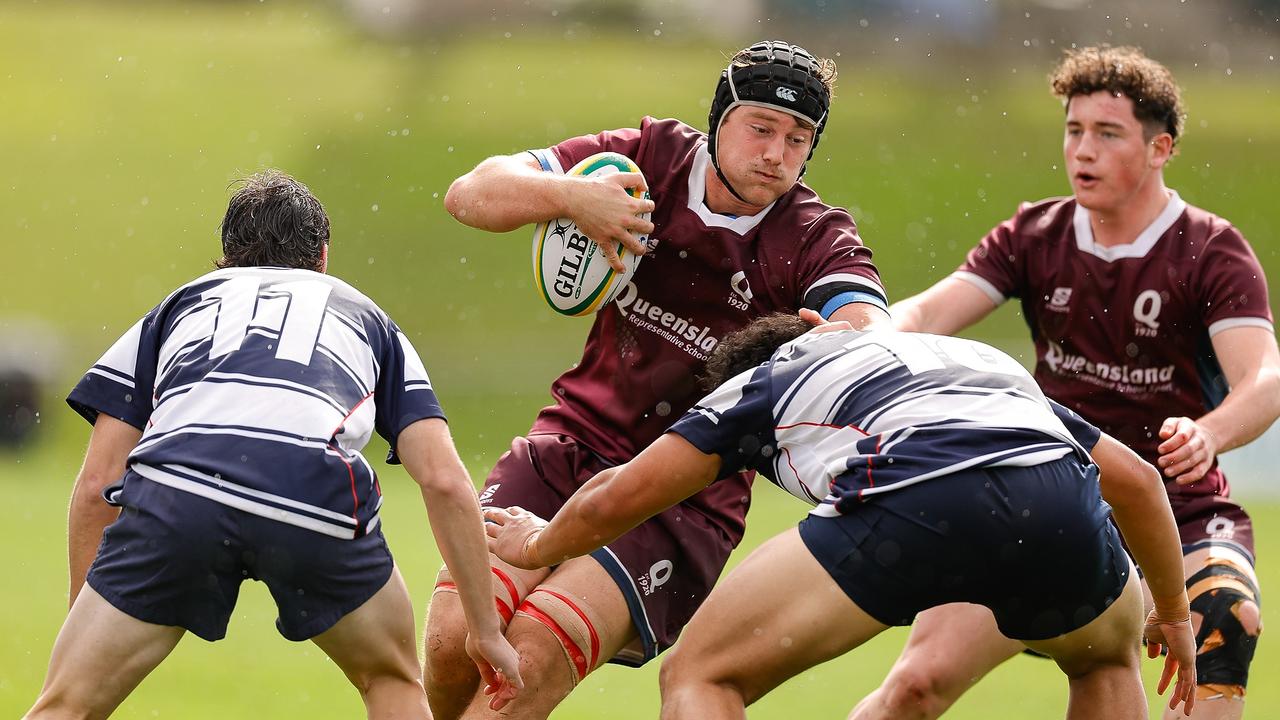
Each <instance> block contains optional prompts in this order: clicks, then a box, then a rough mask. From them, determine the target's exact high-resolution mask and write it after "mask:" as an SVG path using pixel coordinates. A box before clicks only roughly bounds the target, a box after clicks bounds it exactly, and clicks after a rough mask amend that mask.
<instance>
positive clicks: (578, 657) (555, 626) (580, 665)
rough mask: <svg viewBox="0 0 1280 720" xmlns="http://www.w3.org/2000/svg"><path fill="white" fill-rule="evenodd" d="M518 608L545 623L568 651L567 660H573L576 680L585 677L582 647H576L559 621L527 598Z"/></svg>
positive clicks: (585, 668)
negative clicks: (576, 675) (576, 672)
mask: <svg viewBox="0 0 1280 720" xmlns="http://www.w3.org/2000/svg"><path fill="white" fill-rule="evenodd" d="M520 610H521V612H524V613H525V614H527V615H528V616H529V617H531V618H533V619H534V620H537V621H538V622H540V623H542V624H543V625H545V626H546V627H547V629H548V630H550V631H551V633H552V634H553V635H555V636H556V637H557V638H559V640H560V644H561V645H563V646H564V649H565V650H567V651H569V660H570V661H571V662H573V666H574V668H576V669H577V671H578V680H582V679H583V678H585V677H586V676H587V658H586V656H585V655H583V654H582V648H580V647H578V644H577V643H575V642H574V641H573V639H572V638H570V637H569V633H567V632H565V631H564V628H562V627H560V623H557V622H556V621H555V620H552V619H551V616H549V615H547V614H546V613H544V612H542V611H541V610H539V609H538V607H537V606H536V605H534V604H533V603H531V602H529V599H528V598H525V601H524V604H523V605H521V606H520Z"/></svg>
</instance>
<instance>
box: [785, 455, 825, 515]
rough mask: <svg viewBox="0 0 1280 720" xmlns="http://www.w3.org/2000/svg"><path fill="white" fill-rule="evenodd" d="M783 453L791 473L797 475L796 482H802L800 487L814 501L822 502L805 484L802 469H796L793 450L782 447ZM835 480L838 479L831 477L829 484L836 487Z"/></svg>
mask: <svg viewBox="0 0 1280 720" xmlns="http://www.w3.org/2000/svg"><path fill="white" fill-rule="evenodd" d="M782 454H783V455H786V456H787V466H788V467H790V468H791V474H792V475H795V476H796V482H797V483H799V484H800V489H801V490H804V494H805V495H806V496H807V497H808V498H809V499H810V500H812V501H814V502H822V501H821V500H819V499H818V498H816V497H814V496H813V493H811V492H809V486H808V485H805V484H804V480H802V479H800V471H799V470H796V466H795V465H793V464H792V463H791V450H789V449H787V448H782ZM835 482H836V479H835V478H831V480H829V481H828V482H827V486H828V487H834V486H835Z"/></svg>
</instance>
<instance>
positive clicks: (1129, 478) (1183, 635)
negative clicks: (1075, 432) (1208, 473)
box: [1092, 434, 1196, 714]
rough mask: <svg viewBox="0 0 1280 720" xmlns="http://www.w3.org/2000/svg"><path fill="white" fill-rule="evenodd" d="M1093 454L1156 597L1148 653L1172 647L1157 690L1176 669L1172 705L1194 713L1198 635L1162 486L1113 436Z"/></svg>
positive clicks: (1103, 439) (1104, 490)
mask: <svg viewBox="0 0 1280 720" xmlns="http://www.w3.org/2000/svg"><path fill="white" fill-rule="evenodd" d="M1092 455H1093V459H1094V462H1096V463H1097V464H1098V468H1099V469H1100V470H1101V471H1102V476H1101V478H1100V480H1099V482H1100V484H1101V486H1102V497H1103V499H1105V500H1106V501H1107V503H1108V504H1109V505H1111V510H1112V513H1113V515H1114V517H1115V519H1116V524H1117V525H1118V526H1120V532H1122V533H1124V539H1125V542H1126V543H1128V545H1129V549H1130V550H1132V551H1133V557H1134V559H1135V560H1137V562H1138V565H1139V566H1141V568H1142V573H1143V577H1144V578H1146V581H1147V586H1148V587H1150V588H1151V596H1152V599H1153V600H1154V601H1155V609H1154V610H1152V611H1151V614H1150V615H1149V616H1148V617H1147V625H1146V628H1145V630H1144V634H1145V636H1146V638H1147V641H1148V642H1147V651H1148V653H1149V654H1150V656H1151V657H1155V656H1156V654H1158V653H1159V651H1160V646H1161V645H1166V646H1168V648H1169V655H1168V657H1167V658H1166V659H1165V666H1164V672H1163V673H1161V676H1160V684H1159V686H1158V688H1157V689H1158V690H1159V692H1161V693H1163V692H1164V689H1165V688H1166V687H1167V686H1168V684H1169V681H1170V679H1171V678H1172V677H1173V674H1174V672H1175V671H1176V672H1177V676H1178V682H1177V686H1176V687H1175V688H1174V692H1173V694H1172V696H1171V697H1170V699H1169V707H1171V708H1172V707H1175V706H1176V705H1177V704H1178V703H1180V702H1184V703H1186V712H1187V714H1190V713H1191V705H1192V703H1193V702H1194V700H1195V689H1196V643H1195V634H1194V633H1193V632H1192V629H1191V606H1190V605H1189V604H1188V602H1187V592H1186V584H1185V581H1184V579H1183V569H1182V543H1181V541H1180V540H1179V539H1178V526H1177V525H1176V524H1175V523H1174V520H1173V511H1172V510H1170V509H1169V498H1168V495H1166V493H1165V490H1164V484H1163V483H1162V482H1161V481H1160V474H1159V473H1157V472H1156V470H1155V468H1153V467H1151V465H1149V464H1147V463H1146V462H1145V461H1144V460H1143V459H1142V458H1140V457H1138V455H1137V454H1136V453H1134V452H1133V451H1132V450H1130V449H1129V448H1127V447H1125V446H1124V445H1122V444H1120V442H1118V441H1117V440H1116V439H1115V438H1113V437H1111V436H1110V435H1106V434H1103V435H1102V437H1101V438H1099V439H1098V444H1097V445H1095V446H1094V448H1093V451H1092Z"/></svg>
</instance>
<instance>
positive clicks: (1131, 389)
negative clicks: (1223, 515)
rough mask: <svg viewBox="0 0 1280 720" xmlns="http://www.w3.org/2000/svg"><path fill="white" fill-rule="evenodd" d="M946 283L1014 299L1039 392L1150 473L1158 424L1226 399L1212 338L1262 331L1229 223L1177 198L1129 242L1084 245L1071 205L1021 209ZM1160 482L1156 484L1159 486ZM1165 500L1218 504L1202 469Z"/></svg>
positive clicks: (1247, 258) (1083, 224)
mask: <svg viewBox="0 0 1280 720" xmlns="http://www.w3.org/2000/svg"><path fill="white" fill-rule="evenodd" d="M953 277H957V278H960V279H963V280H967V281H969V282H972V283H973V284H974V285H976V286H977V287H979V288H981V289H982V290H983V291H984V292H985V293H987V295H988V296H990V297H991V299H992V300H993V301H994V302H996V303H997V304H999V303H1001V302H1003V301H1004V300H1005V299H1006V298H1009V297H1017V298H1020V299H1021V302H1022V314H1023V317H1024V318H1025V319H1026V322H1027V325H1029V326H1030V328H1031V336H1032V339H1033V340H1034V341H1035V348H1036V367H1035V377H1036V380H1037V381H1039V383H1040V386H1041V387H1042V388H1043V389H1044V391H1045V394H1046V395H1048V396H1050V397H1052V398H1053V399H1055V400H1057V401H1058V402H1060V403H1062V404H1063V405H1066V406H1067V407H1069V408H1071V409H1072V410H1075V411H1076V412H1078V413H1080V415H1082V416H1083V417H1085V418H1086V419H1088V420H1089V421H1090V422H1092V423H1093V424H1095V425H1097V426H1098V427H1099V428H1101V429H1102V430H1104V431H1105V432H1107V433H1108V434H1110V435H1112V436H1114V437H1116V438H1117V439H1119V440H1120V441H1121V442H1124V443H1125V444H1126V445H1128V446H1129V447H1131V448H1133V449H1134V451H1136V452H1137V453H1138V454H1139V455H1141V456H1142V457H1143V458H1144V459H1146V460H1147V462H1150V463H1152V464H1153V465H1154V464H1155V461H1156V458H1158V457H1159V452H1157V450H1156V447H1157V446H1158V445H1159V444H1160V443H1161V440H1160V437H1159V432H1160V426H1161V424H1162V423H1163V422H1164V419H1165V418H1167V417H1177V416H1186V417H1190V418H1197V417H1200V416H1201V415H1204V414H1205V413H1206V412H1208V411H1210V410H1212V409H1213V408H1215V407H1217V406H1218V404H1219V403H1220V402H1222V399H1223V398H1224V397H1225V396H1226V393H1227V389H1228V388H1227V383H1226V380H1225V378H1224V377H1223V374H1222V368H1221V367H1220V366H1219V364H1218V360H1217V358H1216V357H1215V355H1214V352H1213V345H1212V344H1211V342H1210V338H1211V337H1212V336H1213V335H1214V334H1215V333H1218V332H1220V331H1222V330H1226V329H1228V328H1233V327H1240V326H1256V327H1262V328H1266V329H1267V330H1268V331H1270V330H1271V329H1272V320H1271V307H1270V304H1269V301H1268V299H1267V283H1266V278H1265V277H1264V276H1263V273H1262V267H1261V265H1259V264H1258V259H1257V257H1256V256H1255V255H1254V254H1253V250H1252V249H1251V248H1250V247H1249V244H1248V242H1246V241H1245V239H1244V237H1243V236H1242V235H1241V234H1240V232H1239V231H1238V230H1236V229H1235V228H1234V227H1232V225H1231V224H1230V223H1228V222H1227V221H1225V220H1223V219H1222V218H1220V217H1217V216H1216V215H1213V214H1211V213H1209V212H1206V211H1204V210H1201V209H1200V208H1197V207H1194V206H1191V205H1188V204H1187V203H1186V202H1185V201H1183V200H1182V199H1181V198H1180V197H1178V195H1177V193H1171V194H1170V199H1169V204H1168V205H1167V206H1166V207H1165V209H1164V211H1163V212H1162V213H1161V214H1160V216H1159V217H1157V218H1156V220H1155V221H1154V222H1153V223H1152V224H1151V225H1150V226H1149V227H1147V229H1146V230H1144V231H1143V232H1142V233H1141V234H1140V235H1139V236H1138V238H1137V240H1135V241H1134V242H1132V243H1129V244H1125V245H1116V246H1112V247H1103V246H1101V245H1098V244H1096V243H1095V242H1094V239H1093V231H1092V229H1091V227H1090V225H1089V213H1088V211H1087V210H1085V209H1084V208H1083V207H1080V206H1079V205H1077V204H1076V202H1075V200H1074V199H1071V198H1067V199H1051V200H1044V201H1041V202H1039V203H1034V204H1032V203H1027V204H1024V205H1023V206H1022V207H1020V208H1019V209H1018V212H1017V214H1015V215H1014V216H1013V217H1012V218H1011V219H1009V220H1007V221H1005V222H1003V223H1001V224H1000V225H998V226H997V227H996V228H995V229H993V230H992V231H991V232H990V233H989V234H988V235H987V236H986V237H985V238H983V240H982V242H981V243H979V244H978V246H977V247H976V248H974V249H973V250H972V251H970V253H969V256H968V258H967V259H966V260H965V262H964V264H962V265H961V266H960V269H959V270H957V271H956V273H955V274H954V275H953ZM1166 480H1168V479H1167V478H1166ZM1167 489H1168V490H1169V493H1170V494H1171V495H1187V496H1190V495H1210V494H1217V495H1224V496H1225V495H1227V494H1228V486H1227V482H1226V478H1225V477H1223V475H1222V472H1221V470H1219V469H1218V467H1217V462H1216V461H1215V462H1214V466H1213V469H1212V470H1211V472H1210V474H1208V475H1207V476H1206V477H1205V478H1204V479H1203V480H1201V481H1199V482H1197V483H1195V484H1193V485H1190V486H1186V487H1180V486H1176V485H1174V484H1172V483H1171V482H1170V483H1169V484H1168V485H1167Z"/></svg>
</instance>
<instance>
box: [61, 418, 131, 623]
mask: <svg viewBox="0 0 1280 720" xmlns="http://www.w3.org/2000/svg"><path fill="white" fill-rule="evenodd" d="M140 439H142V431H141V430H139V429H138V428H136V427H134V426H132V425H130V424H128V423H126V422H124V421H123V420H117V419H116V418H113V417H111V416H110V415H107V414H105V413H101V414H99V415H98V419H97V420H95V421H94V423H93V434H92V435H90V436H89V449H88V450H87V451H85V455H84V466H83V467H81V468H80V474H79V475H77V476H76V484H75V487H74V488H72V490H71V509H70V510H69V512H68V513H67V561H68V562H67V564H68V565H69V567H70V571H71V572H70V574H71V587H70V597H69V602H70V604H71V605H74V604H75V602H76V596H77V595H79V594H80V589H81V588H83V587H84V579H85V576H87V575H88V574H89V566H90V565H92V564H93V558H94V557H95V556H97V554H98V544H99V543H101V542H102V531H103V530H105V529H106V527H107V526H108V525H110V524H111V522H112V521H113V520H115V519H116V518H117V517H119V515H120V511H119V510H118V509H117V508H115V507H112V506H111V505H108V504H107V501H106V500H104V499H103V498H102V491H103V490H104V489H105V488H106V487H107V486H108V485H110V484H111V483H113V482H115V481H117V480H119V479H120V478H121V477H123V476H124V470H125V461H127V460H128V459H129V453H130V452H133V448H134V446H136V445H137V444H138V440H140Z"/></svg>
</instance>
